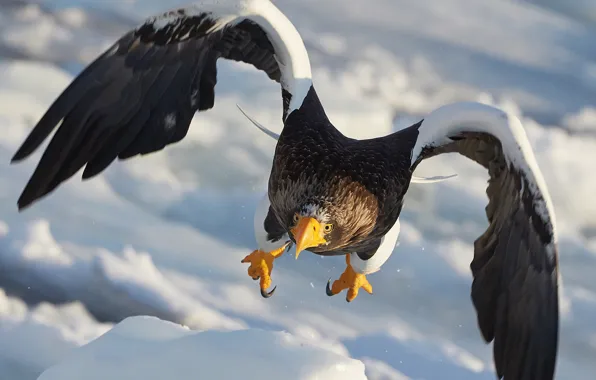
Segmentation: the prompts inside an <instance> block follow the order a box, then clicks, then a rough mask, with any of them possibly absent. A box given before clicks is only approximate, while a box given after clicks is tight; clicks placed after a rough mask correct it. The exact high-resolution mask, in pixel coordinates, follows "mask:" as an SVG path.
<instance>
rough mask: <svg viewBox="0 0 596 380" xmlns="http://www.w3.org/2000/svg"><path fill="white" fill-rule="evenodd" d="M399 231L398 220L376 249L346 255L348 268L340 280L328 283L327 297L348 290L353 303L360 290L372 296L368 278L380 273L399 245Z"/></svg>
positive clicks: (348, 297)
mask: <svg viewBox="0 0 596 380" xmlns="http://www.w3.org/2000/svg"><path fill="white" fill-rule="evenodd" d="M399 231H400V223H399V219H397V220H396V221H395V223H394V224H393V226H391V228H390V229H389V231H388V232H387V233H386V234H385V235H384V236H383V237H382V238H381V239H379V241H377V242H376V248H374V246H372V247H373V248H372V249H371V250H369V251H363V252H353V253H350V254H348V255H346V264H347V265H348V266H347V268H346V270H345V271H344V273H343V274H342V275H341V276H340V277H339V280H336V281H334V282H333V285H331V281H328V282H327V295H328V296H334V295H336V294H338V293H339V292H341V291H342V290H344V289H348V294H347V296H346V301H348V302H351V301H353V300H354V298H356V296H358V290H360V288H362V289H364V290H366V291H367V292H369V293H370V294H372V285H371V284H370V283H369V282H368V280H367V279H366V276H367V275H369V274H372V273H375V272H377V271H379V270H380V269H381V267H382V266H383V264H385V263H386V262H387V260H388V259H389V257H390V256H391V254H392V253H393V249H394V248H395V245H396V244H397V238H398V236H399ZM330 285H331V286H330Z"/></svg>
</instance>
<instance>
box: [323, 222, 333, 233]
mask: <svg viewBox="0 0 596 380" xmlns="http://www.w3.org/2000/svg"><path fill="white" fill-rule="evenodd" d="M323 231H324V232H325V233H326V234H328V233H329V232H331V231H333V224H325V225H324V226H323Z"/></svg>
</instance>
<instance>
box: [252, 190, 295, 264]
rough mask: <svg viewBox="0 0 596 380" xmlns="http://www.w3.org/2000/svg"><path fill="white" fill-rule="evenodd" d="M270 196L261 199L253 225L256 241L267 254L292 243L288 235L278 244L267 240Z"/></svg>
mask: <svg viewBox="0 0 596 380" xmlns="http://www.w3.org/2000/svg"><path fill="white" fill-rule="evenodd" d="M270 205H271V204H270V203H269V196H268V195H267V193H265V195H264V196H263V198H261V200H260V202H259V203H258V205H257V209H256V210H255V215H254V220H253V223H254V224H253V225H254V232H255V239H256V240H257V245H258V247H259V249H260V250H262V251H265V252H271V251H274V250H276V249H278V248H281V247H283V246H284V245H286V244H287V243H288V242H289V241H290V237H289V236H288V234H284V235H283V237H282V238H281V239H279V240H278V241H276V242H271V241H269V240H267V231H265V218H266V217H267V213H268V212H269V206H270Z"/></svg>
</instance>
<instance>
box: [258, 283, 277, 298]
mask: <svg viewBox="0 0 596 380" xmlns="http://www.w3.org/2000/svg"><path fill="white" fill-rule="evenodd" d="M275 289H277V285H275V287H274V288H273V289H271V290H270V291H269V292H267V291H266V290H265V289H261V295H262V296H263V298H269V297H271V296H272V295H273V293H275Z"/></svg>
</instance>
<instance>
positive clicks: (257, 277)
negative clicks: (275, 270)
mask: <svg viewBox="0 0 596 380" xmlns="http://www.w3.org/2000/svg"><path fill="white" fill-rule="evenodd" d="M260 278H261V276H254V277H253V278H252V279H253V280H255V281H257V280H258V279H260Z"/></svg>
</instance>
